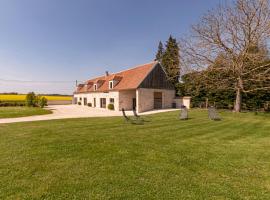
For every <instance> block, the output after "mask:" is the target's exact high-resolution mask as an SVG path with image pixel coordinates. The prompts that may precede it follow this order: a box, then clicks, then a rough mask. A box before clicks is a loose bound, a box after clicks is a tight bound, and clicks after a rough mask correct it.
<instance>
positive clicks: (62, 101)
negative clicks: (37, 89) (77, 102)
mask: <svg viewBox="0 0 270 200" xmlns="http://www.w3.org/2000/svg"><path fill="white" fill-rule="evenodd" d="M47 104H48V105H69V104H72V101H71V100H61V101H55V100H50V101H48V103H47Z"/></svg>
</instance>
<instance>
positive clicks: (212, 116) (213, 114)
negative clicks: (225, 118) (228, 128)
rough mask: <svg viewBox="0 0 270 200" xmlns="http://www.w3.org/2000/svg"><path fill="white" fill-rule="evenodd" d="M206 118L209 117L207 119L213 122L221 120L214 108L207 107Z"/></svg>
mask: <svg viewBox="0 0 270 200" xmlns="http://www.w3.org/2000/svg"><path fill="white" fill-rule="evenodd" d="M208 117H209V119H211V120H214V121H220V120H221V118H220V116H219V114H218V112H217V110H216V109H215V107H209V108H208Z"/></svg>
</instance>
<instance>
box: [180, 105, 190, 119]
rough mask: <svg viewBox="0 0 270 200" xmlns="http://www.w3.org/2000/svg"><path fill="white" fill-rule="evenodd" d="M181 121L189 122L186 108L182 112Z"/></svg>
mask: <svg viewBox="0 0 270 200" xmlns="http://www.w3.org/2000/svg"><path fill="white" fill-rule="evenodd" d="M180 119H181V120H187V119H188V110H187V108H186V107H183V108H182V109H181V112H180Z"/></svg>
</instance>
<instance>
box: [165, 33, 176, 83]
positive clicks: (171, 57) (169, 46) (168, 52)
mask: <svg viewBox="0 0 270 200" xmlns="http://www.w3.org/2000/svg"><path fill="white" fill-rule="evenodd" d="M161 63H162V66H163V67H164V69H165V71H166V73H167V75H168V79H169V80H170V81H171V82H172V83H173V84H176V83H178V82H179V77H180V56H179V46H178V43H177V40H176V39H175V38H173V37H172V36H171V35H170V37H169V39H168V41H167V42H166V49H165V51H164V53H163V56H162V60H161Z"/></svg>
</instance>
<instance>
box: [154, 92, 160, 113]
mask: <svg viewBox="0 0 270 200" xmlns="http://www.w3.org/2000/svg"><path fill="white" fill-rule="evenodd" d="M161 108H162V92H154V109H161Z"/></svg>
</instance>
